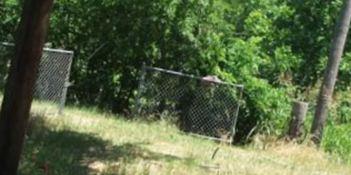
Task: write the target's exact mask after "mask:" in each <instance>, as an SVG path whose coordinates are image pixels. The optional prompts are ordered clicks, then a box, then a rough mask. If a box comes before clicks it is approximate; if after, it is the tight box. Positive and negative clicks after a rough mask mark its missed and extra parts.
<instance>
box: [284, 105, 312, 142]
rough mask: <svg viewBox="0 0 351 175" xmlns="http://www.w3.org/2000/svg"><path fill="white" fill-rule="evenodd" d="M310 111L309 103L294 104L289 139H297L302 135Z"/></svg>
mask: <svg viewBox="0 0 351 175" xmlns="http://www.w3.org/2000/svg"><path fill="white" fill-rule="evenodd" d="M307 111H308V103H304V102H300V101H296V102H294V103H293V110H292V112H291V121H290V128H289V133H288V137H289V139H291V140H293V139H297V138H298V137H300V136H301V134H302V128H301V127H302V126H303V122H304V119H305V116H306V114H307Z"/></svg>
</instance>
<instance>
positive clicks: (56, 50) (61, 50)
mask: <svg viewBox="0 0 351 175" xmlns="http://www.w3.org/2000/svg"><path fill="white" fill-rule="evenodd" d="M0 45H3V46H9V47H13V46H15V44H13V43H8V42H1V43H0ZM43 50H44V51H47V52H56V53H62V54H70V55H73V54H74V52H73V51H70V50H63V49H51V48H47V47H44V48H43Z"/></svg>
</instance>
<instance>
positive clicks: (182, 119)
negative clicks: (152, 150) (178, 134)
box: [136, 67, 243, 142]
mask: <svg viewBox="0 0 351 175" xmlns="http://www.w3.org/2000/svg"><path fill="white" fill-rule="evenodd" d="M242 91H243V86H242V85H234V84H230V83H225V82H219V81H210V80H205V79H204V78H200V77H196V76H192V75H187V74H183V73H180V72H174V71H170V70H164V69H160V68H153V67H144V68H143V71H142V74H141V78H140V84H139V91H138V96H137V105H136V108H137V113H138V115H141V116H145V117H156V118H160V117H167V118H169V119H172V120H171V121H175V122H176V124H177V126H178V127H179V128H180V130H182V131H184V132H187V133H191V134H195V135H197V136H201V137H206V138H209V139H214V140H220V141H224V142H232V141H233V140H232V139H233V136H234V134H235V125H236V121H237V118H238V111H239V106H240V100H241V94H242Z"/></svg>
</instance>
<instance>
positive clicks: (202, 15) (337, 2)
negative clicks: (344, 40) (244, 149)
mask: <svg viewBox="0 0 351 175" xmlns="http://www.w3.org/2000/svg"><path fill="white" fill-rule="evenodd" d="M18 2H20V1H17V0H5V1H1V2H0V21H1V23H0V24H1V25H0V41H9V42H13V40H14V35H15V28H16V25H17V22H18V20H19V17H18V14H20V13H18V11H19V9H20V6H19V5H18V4H17V3H18ZM341 2H342V1H341V0H330V1H325V0H308V1H294V0H287V1H286V0H285V1H283V0H202V1H197V0H188V1H185V0H153V1H149V0H128V1H124V0H57V1H56V4H55V7H54V11H53V16H52V20H51V21H52V22H51V29H50V34H49V38H48V41H49V42H51V43H52V45H53V47H56V48H65V49H70V50H74V52H75V61H74V64H73V69H72V71H73V72H72V77H71V79H72V81H73V83H74V86H73V87H72V88H71V89H70V91H69V101H70V103H71V104H78V105H88V106H98V107H99V108H100V109H104V110H107V111H112V112H114V113H115V112H116V113H117V112H118V113H130V106H132V104H133V99H134V95H135V91H136V88H137V83H138V76H139V71H140V66H141V64H142V63H143V62H145V63H146V64H147V65H150V66H158V67H163V68H167V69H173V70H177V71H183V72H187V73H192V74H196V75H199V76H204V75H209V74H215V75H218V76H219V77H220V78H221V79H223V80H225V81H229V82H232V83H241V84H244V85H245V94H244V100H245V104H244V106H243V108H242V110H241V111H240V115H239V116H240V119H239V121H238V122H239V123H238V131H239V133H238V134H237V136H238V138H237V139H238V140H240V141H245V140H246V136H247V134H248V133H251V131H253V132H254V133H263V134H268V135H280V134H282V133H283V132H284V127H285V126H286V122H287V121H288V117H289V115H290V109H291V106H290V102H291V101H292V100H293V99H299V100H305V101H307V102H310V103H311V105H310V106H311V111H313V107H314V103H315V99H316V98H315V94H316V93H315V92H316V90H317V87H318V85H319V82H320V79H321V75H322V71H323V69H324V67H325V62H326V60H327V59H326V58H327V52H328V49H329V43H330V40H331V34H332V31H333V27H334V24H335V19H336V17H337V15H338V11H339V9H340V6H341V4H342V3H341ZM349 45H350V41H348V44H347V47H346V54H345V56H344V60H343V62H342V66H341V70H340V74H339V77H338V84H337V95H336V96H335V97H334V102H333V108H332V110H331V111H330V117H329V118H330V121H329V124H328V129H327V131H326V139H325V140H324V142H323V146H324V147H325V148H326V150H328V151H330V152H335V153H338V154H341V155H344V156H345V158H346V159H347V158H348V157H350V156H349V155H350V152H351V151H350V149H351V147H350V143H349V142H350V141H349V138H350V137H348V136H349V135H348V134H349V133H350V132H349V130H348V129H347V128H348V127H349V126H350V125H351V123H350V120H351V119H350V116H351V109H350V107H351V101H350V99H351V98H350V95H347V94H350V87H351V84H350V82H351V81H350V77H351V76H350V70H351V64H350V60H351V48H350V47H349ZM0 72H1V70H0ZM345 94H346V95H345ZM309 116H310V117H311V114H309ZM308 120H310V118H309V119H308ZM306 129H307V132H308V131H309V125H307V124H306ZM116 132H118V131H117V130H116Z"/></svg>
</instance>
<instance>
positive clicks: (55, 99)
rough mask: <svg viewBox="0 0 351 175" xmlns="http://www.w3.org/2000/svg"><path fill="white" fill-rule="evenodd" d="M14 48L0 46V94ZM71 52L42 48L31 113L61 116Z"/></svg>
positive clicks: (3, 44) (11, 46)
mask: <svg viewBox="0 0 351 175" xmlns="http://www.w3.org/2000/svg"><path fill="white" fill-rule="evenodd" d="M13 56H14V46H13V44H10V43H1V44H0V92H1V93H3V90H4V88H5V84H6V79H7V75H8V70H9V67H10V60H11V58H13ZM72 59H73V52H72V51H66V50H59V49H49V48H44V50H43V55H42V58H41V62H40V66H39V71H38V77H37V81H36V83H35V89H34V94H33V95H34V103H33V105H32V112H33V111H35V112H40V113H58V114H61V113H62V111H63V108H64V105H65V102H66V95H67V89H68V87H69V84H70V83H69V75H70V69H71V64H72Z"/></svg>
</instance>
